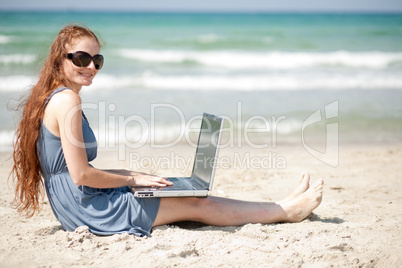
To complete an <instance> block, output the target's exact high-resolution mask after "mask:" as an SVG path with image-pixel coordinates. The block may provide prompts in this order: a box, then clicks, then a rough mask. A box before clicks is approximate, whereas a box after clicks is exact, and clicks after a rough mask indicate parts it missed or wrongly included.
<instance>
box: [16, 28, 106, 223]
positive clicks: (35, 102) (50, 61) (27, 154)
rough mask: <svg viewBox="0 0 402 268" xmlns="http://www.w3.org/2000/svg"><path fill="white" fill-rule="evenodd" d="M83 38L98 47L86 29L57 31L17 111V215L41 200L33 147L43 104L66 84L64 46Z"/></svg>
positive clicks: (32, 209)
mask: <svg viewBox="0 0 402 268" xmlns="http://www.w3.org/2000/svg"><path fill="white" fill-rule="evenodd" d="M84 37H87V38H88V37H89V38H93V39H94V40H96V42H97V43H98V44H99V46H100V42H99V40H98V38H97V37H96V35H95V34H94V33H93V32H92V31H91V30H89V29H88V28H86V27H82V26H77V25H70V26H66V27H64V28H63V29H62V30H61V31H60V32H59V34H58V35H57V37H56V39H55V40H54V42H53V44H52V46H51V48H50V52H49V55H48V57H47V58H46V61H45V64H44V66H43V68H42V70H41V72H40V74H39V80H38V82H37V84H36V85H34V86H33V87H32V88H31V90H30V91H29V94H28V97H27V98H26V99H25V100H24V101H23V102H21V103H20V104H19V106H18V108H17V109H22V108H23V113H22V118H21V121H20V123H19V124H18V127H17V130H16V133H15V141H14V152H13V160H14V165H13V168H12V170H11V174H10V176H11V177H13V181H14V184H15V197H14V201H13V206H14V207H15V208H16V209H18V212H20V213H21V212H24V211H25V213H26V216H27V217H31V216H33V215H34V214H35V212H37V211H39V209H40V205H41V202H40V201H43V198H44V194H43V188H44V183H43V181H42V171H41V167H40V163H39V158H38V152H37V147H36V143H37V141H38V138H39V131H40V127H41V118H42V117H43V114H44V102H45V100H46V98H47V97H48V96H49V95H50V94H51V92H52V91H53V90H54V89H56V88H58V87H60V86H67V87H68V86H69V85H70V81H69V79H68V77H66V76H65V75H64V70H63V60H64V58H65V55H66V53H67V51H66V47H67V46H69V45H73V44H74V42H77V41H78V40H79V39H80V38H84Z"/></svg>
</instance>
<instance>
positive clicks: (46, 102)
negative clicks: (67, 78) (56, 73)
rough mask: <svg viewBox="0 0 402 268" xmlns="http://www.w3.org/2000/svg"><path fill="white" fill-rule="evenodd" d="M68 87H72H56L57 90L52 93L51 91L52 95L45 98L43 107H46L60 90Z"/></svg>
mask: <svg viewBox="0 0 402 268" xmlns="http://www.w3.org/2000/svg"><path fill="white" fill-rule="evenodd" d="M66 89H70V88H68V87H59V88H56V89H55V90H53V91H52V93H50V95H49V96H47V98H46V99H45V102H44V103H43V109H45V108H46V106H47V104H48V103H49V101H50V99H51V98H52V97H53V96H54V95H55V94H57V93H59V92H61V91H63V90H66Z"/></svg>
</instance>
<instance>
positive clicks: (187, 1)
mask: <svg viewBox="0 0 402 268" xmlns="http://www.w3.org/2000/svg"><path fill="white" fill-rule="evenodd" d="M0 10H77V11H86V10H106V11H112V10H113V11H162V12H163V11H169V12H172V11H192V12H202V11H210V12H213V11H217V12H219V11H229V12H230V11H231V12H239V11H240V12H243V11H245V12H278V11H279V12H283V11H288V12H320V11H323V12H402V0H303V1H298V0H243V1H239V0H202V1H194V0H171V1H170V0H147V1H135V0H114V1H110V0H85V1H78V0H70V1H68V0H66V1H55V0H34V1H33V0H1V1H0Z"/></svg>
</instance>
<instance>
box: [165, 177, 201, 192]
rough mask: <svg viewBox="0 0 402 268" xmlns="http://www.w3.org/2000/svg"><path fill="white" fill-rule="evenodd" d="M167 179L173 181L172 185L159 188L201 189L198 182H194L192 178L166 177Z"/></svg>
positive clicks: (170, 189)
mask: <svg viewBox="0 0 402 268" xmlns="http://www.w3.org/2000/svg"><path fill="white" fill-rule="evenodd" d="M168 181H170V182H173V185H172V186H166V187H163V188H160V190H163V189H166V190H169V191H172V190H186V189H187V190H196V189H203V187H202V186H201V185H199V183H196V181H195V180H192V179H184V178H168Z"/></svg>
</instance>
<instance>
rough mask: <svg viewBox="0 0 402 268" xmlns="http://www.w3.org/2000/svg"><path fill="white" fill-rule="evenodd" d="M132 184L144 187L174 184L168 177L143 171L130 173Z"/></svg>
mask: <svg viewBox="0 0 402 268" xmlns="http://www.w3.org/2000/svg"><path fill="white" fill-rule="evenodd" d="M129 176H130V177H131V178H130V181H131V182H132V183H130V186H132V187H143V186H150V187H165V186H171V185H173V183H172V182H170V181H168V180H167V179H166V178H163V177H159V176H155V175H151V174H146V173H141V172H131V174H130V175H129Z"/></svg>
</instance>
